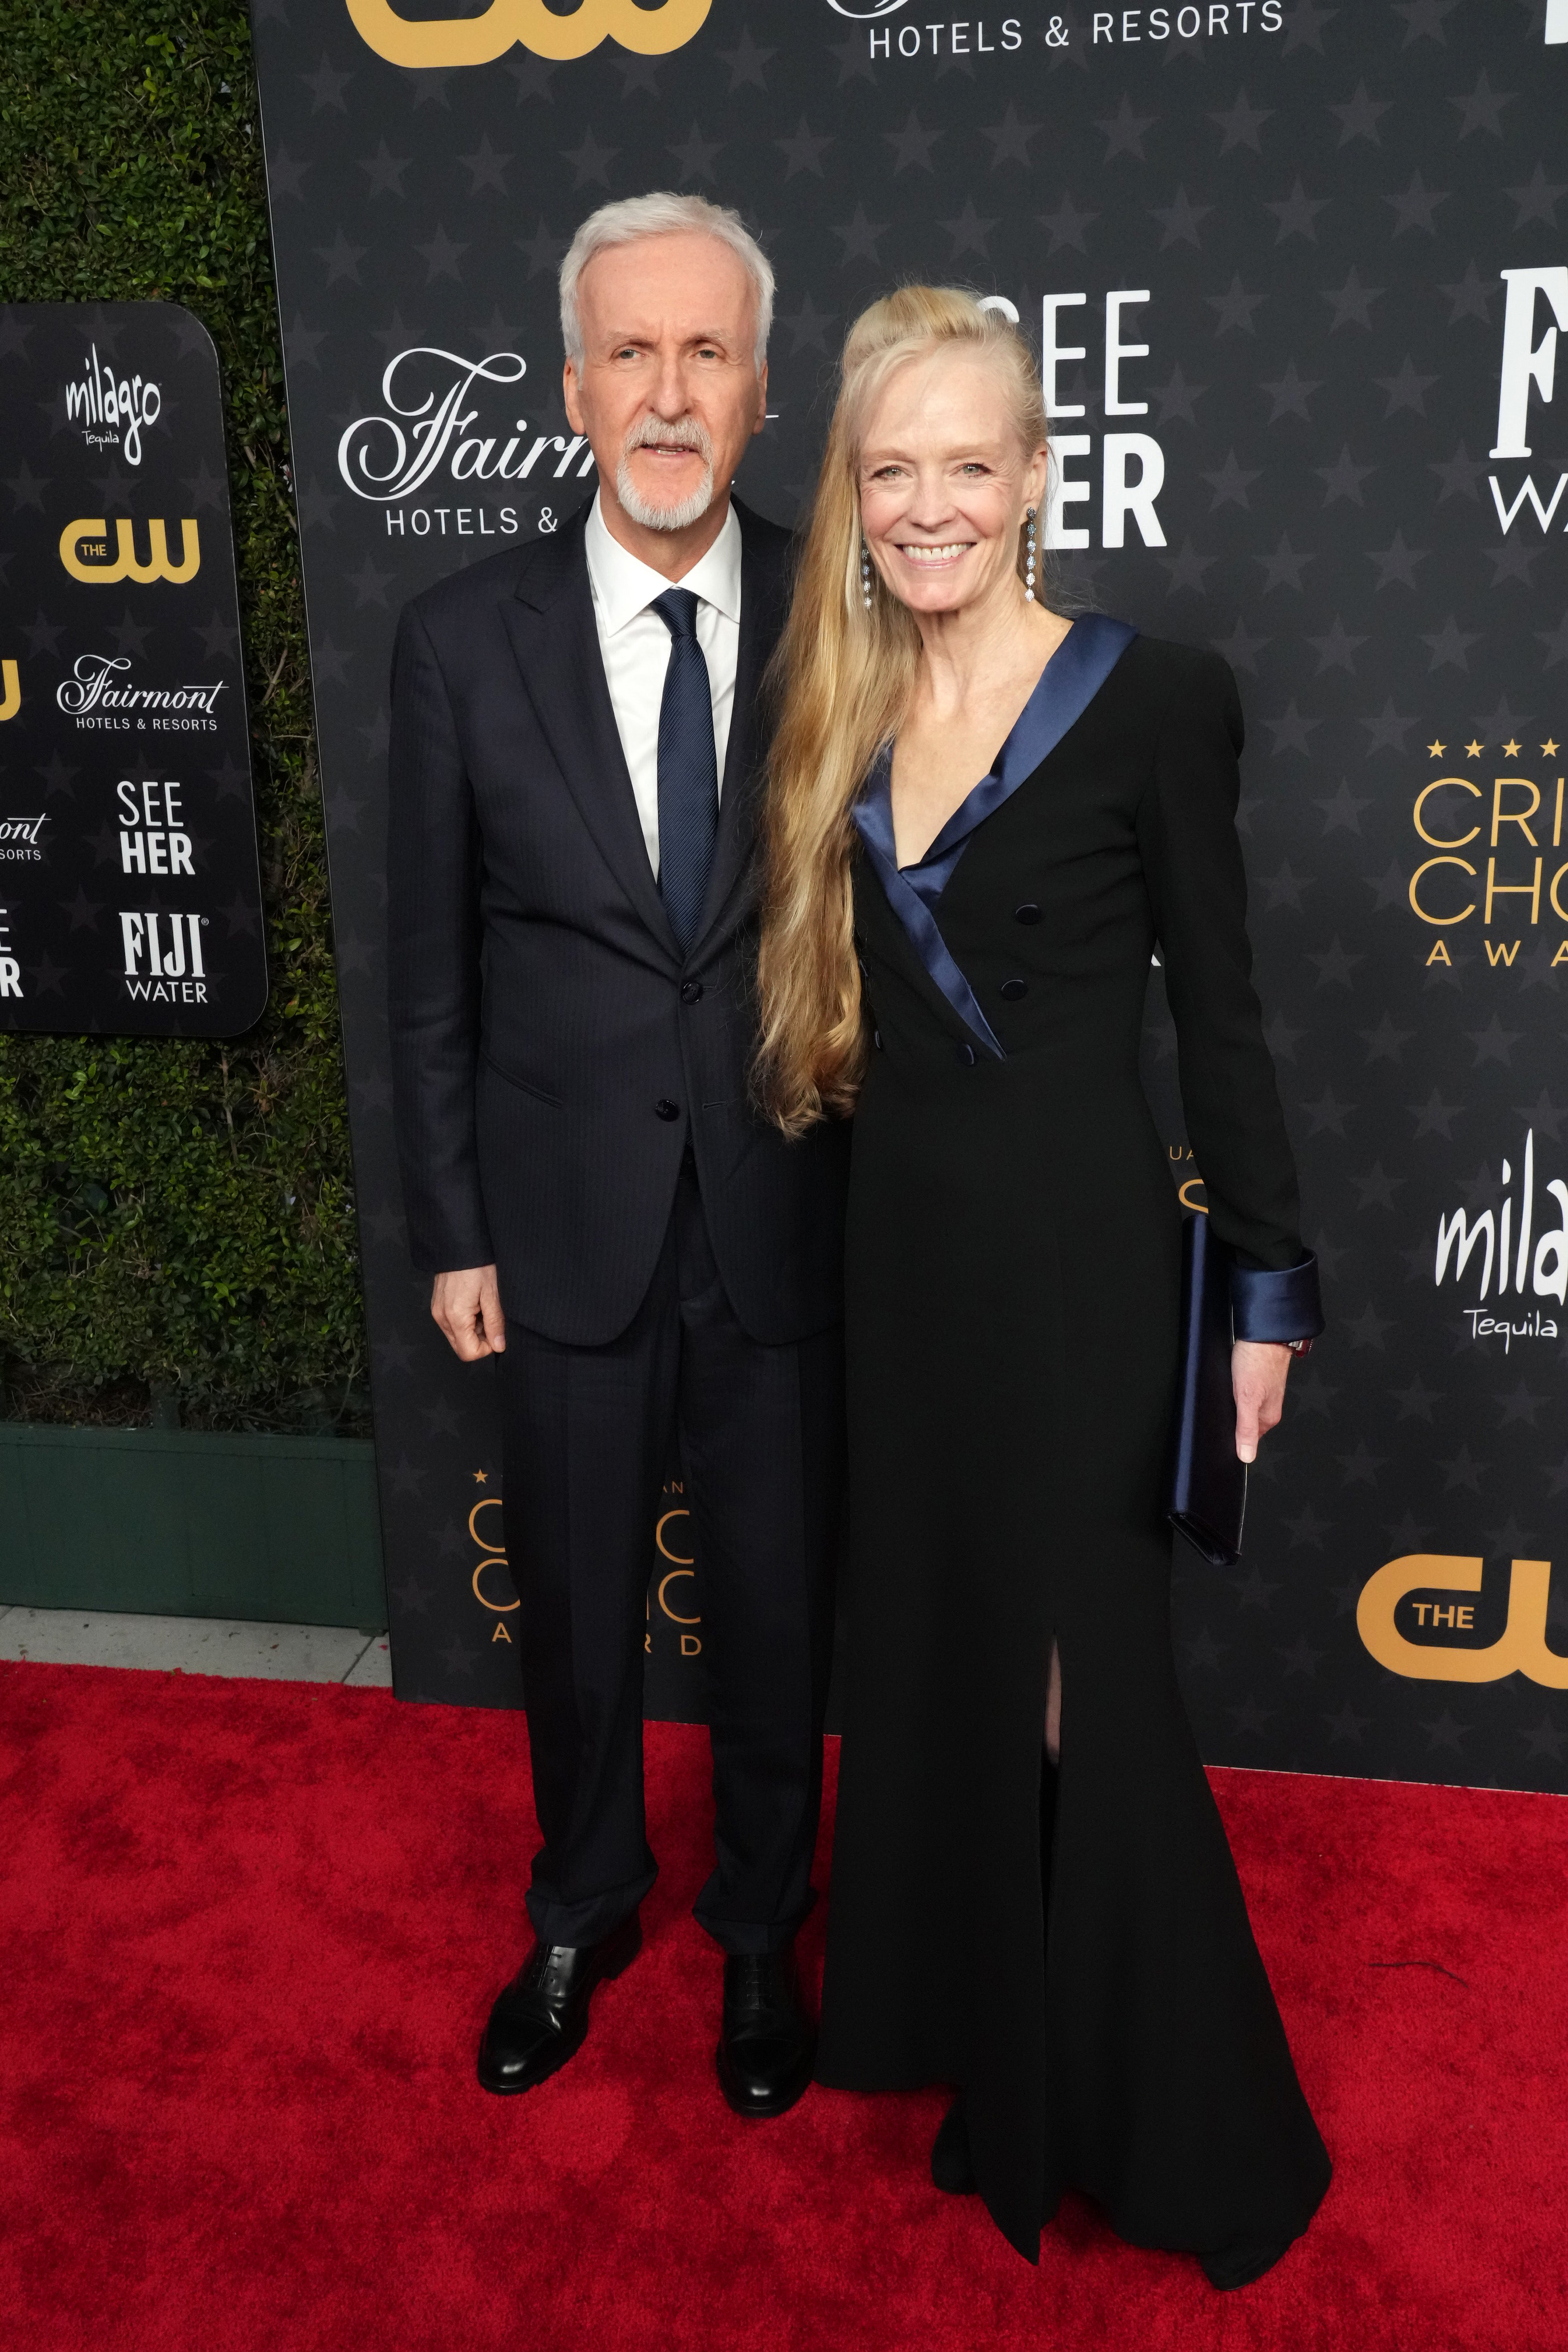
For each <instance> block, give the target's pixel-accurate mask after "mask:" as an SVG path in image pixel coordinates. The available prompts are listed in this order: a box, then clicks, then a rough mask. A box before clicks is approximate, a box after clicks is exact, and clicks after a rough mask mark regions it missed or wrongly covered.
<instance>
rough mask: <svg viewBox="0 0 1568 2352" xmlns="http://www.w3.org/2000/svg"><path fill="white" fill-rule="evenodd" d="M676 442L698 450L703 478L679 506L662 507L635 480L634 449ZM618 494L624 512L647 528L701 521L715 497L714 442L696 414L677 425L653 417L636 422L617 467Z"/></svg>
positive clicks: (681, 526)
mask: <svg viewBox="0 0 1568 2352" xmlns="http://www.w3.org/2000/svg"><path fill="white" fill-rule="evenodd" d="M672 442H676V443H678V444H679V445H680V446H682V447H684V448H687V449H695V451H696V453H697V455H698V456H699V457H701V458H702V459H703V478H702V480H701V481H700V482H699V484H698V485H697V487H696V488H695V490H693V491H692V493H691V494H690V496H689V497H688V498H684V499H682V500H681V502H680V504H679V505H678V506H673V507H659V506H655V505H654V504H653V500H652V499H647V498H644V497H643V493H642V491H641V490H640V489H639V488H637V485H636V483H635V482H634V481H633V480H632V451H633V450H634V449H646V448H650V447H653V446H663V447H664V448H668V447H669V446H670V444H671V443H672ZM615 495H616V497H617V498H618V499H620V501H621V506H622V512H623V513H625V514H627V515H629V516H630V517H631V519H632V521H633V522H634V523H636V524H637V525H638V526H639V527H640V528H641V529H642V530H690V529H691V526H692V525H693V523H695V522H701V520H702V519H703V517H704V515H706V512H707V510H708V509H709V507H711V506H712V504H713V500H714V478H713V443H712V441H711V440H710V439H709V437H708V435H707V432H706V429H705V427H704V426H702V425H699V424H698V423H697V421H696V419H695V417H692V416H684V417H683V418H682V419H681V421H680V423H679V424H678V425H664V424H662V423H661V422H660V421H659V419H658V418H657V417H653V416H647V417H644V418H643V422H642V424H641V425H633V426H632V430H631V432H630V433H629V434H628V435H627V436H626V446H625V448H624V449H623V450H622V453H621V463H620V465H619V466H618V467H617V468H616V472H615Z"/></svg>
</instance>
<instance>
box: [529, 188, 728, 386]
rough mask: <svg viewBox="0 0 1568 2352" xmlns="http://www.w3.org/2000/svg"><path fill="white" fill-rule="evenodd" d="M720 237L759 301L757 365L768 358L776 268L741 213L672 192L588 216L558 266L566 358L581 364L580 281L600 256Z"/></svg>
mask: <svg viewBox="0 0 1568 2352" xmlns="http://www.w3.org/2000/svg"><path fill="white" fill-rule="evenodd" d="M694 231H695V233H696V234H697V235H698V236H711V237H716V238H717V240H718V242H719V244H720V245H727V246H728V247H729V249H730V251H731V252H732V253H733V254H736V255H737V257H739V259H740V261H741V262H742V263H743V264H744V266H745V269H746V274H747V277H748V278H750V280H751V287H752V292H753V293H754V295H755V296H756V299H757V354H756V356H757V365H758V370H759V371H760V369H761V366H762V362H763V361H764V360H765V359H766V358H767V357H768V331H769V330H770V329H771V327H772V324H773V286H774V279H773V265H772V263H771V262H770V261H769V260H768V256H767V255H766V254H765V253H764V252H763V250H762V247H760V246H759V245H758V242H757V239H756V238H755V237H754V236H752V234H751V231H750V230H749V229H748V228H747V226H746V223H745V222H744V221H743V220H742V219H741V217H740V215H739V214H738V213H737V212H733V211H731V209H730V207H729V206H728V205H710V204H709V203H708V201H707V198H706V196H678V195H675V194H673V193H671V192H670V191H667V190H666V191H662V192H661V193H659V194H655V195H651V196H626V197H623V198H622V200H621V202H620V203H619V204H613V205H601V206H600V207H599V210H598V211H597V212H596V213H590V215H589V216H588V218H587V219H586V220H585V221H584V222H583V224H582V226H581V227H580V229H579V230H578V232H577V235H576V236H574V237H573V238H572V240H571V243H570V246H569V247H567V254H566V259H565V260H564V261H563V262H562V263H561V265H560V331H561V338H562V340H563V341H564V342H565V344H566V355H567V358H568V359H569V360H570V362H571V363H572V365H573V367H575V368H580V367H581V365H582V362H583V348H582V320H581V318H580V315H579V311H578V306H577V289H578V281H579V280H580V278H581V276H582V273H583V271H584V270H585V269H586V268H587V267H588V265H589V263H590V262H591V260H592V259H593V257H594V255H595V254H596V253H603V252H604V251H606V250H607V248H608V247H611V246H612V245H634V244H636V243H637V241H638V240H639V239H640V238H642V237H646V236H691V235H692V234H693V232H694Z"/></svg>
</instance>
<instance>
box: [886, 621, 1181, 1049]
mask: <svg viewBox="0 0 1568 2352" xmlns="http://www.w3.org/2000/svg"><path fill="white" fill-rule="evenodd" d="M1137 634H1138V633H1137V631H1136V629H1134V628H1133V627H1132V626H1131V625H1129V624H1128V623H1127V622H1125V621H1113V620H1111V619H1110V618H1109V617H1108V616H1107V615H1106V614H1103V613H1086V614H1083V615H1082V618H1081V619H1079V620H1076V621H1074V622H1073V624H1072V626H1071V628H1070V629H1069V630H1068V632H1067V635H1066V636H1065V637H1063V639H1062V641H1061V644H1060V645H1059V646H1058V647H1057V649H1056V651H1055V653H1053V654H1052V656H1051V659H1050V660H1049V661H1048V662H1047V664H1046V666H1045V667H1044V669H1043V670H1042V671H1041V672H1040V683H1039V685H1038V686H1037V687H1036V688H1035V689H1034V692H1033V693H1032V694H1031V695H1030V698H1029V700H1028V701H1027V702H1026V703H1025V705H1024V707H1023V709H1022V710H1021V711H1020V712H1019V717H1018V719H1017V721H1016V723H1015V724H1014V727H1013V730H1012V733H1011V734H1010V735H1009V737H1008V740H1007V741H1006V742H1005V743H1004V744H1003V745H1002V748H1001V751H1000V752H999V753H998V757H997V763H996V766H995V767H994V768H993V770H992V771H991V773H990V774H989V775H988V776H986V777H983V778H982V780H981V781H980V782H979V783H977V785H976V787H975V789H974V791H973V792H972V793H970V794H969V795H968V797H967V800H966V801H965V802H964V803H963V805H962V806H961V807H960V808H956V809H955V810H954V812H953V814H952V815H951V816H950V817H949V818H948V820H947V822H946V824H945V825H944V826H943V828H942V830H941V832H940V833H939V834H938V835H937V836H936V840H935V841H934V842H933V843H932V845H931V846H930V848H929V849H928V850H927V851H926V853H925V856H924V857H922V858H921V859H920V860H919V861H918V863H917V864H916V865H915V866H908V867H906V868H904V869H901V868H900V866H899V863H898V849H897V845H896V843H895V841H894V831H893V781H892V780H893V761H892V754H891V752H890V751H883V753H882V755H881V756H880V758H879V759H878V761H877V764H876V767H875V769H874V770H873V777H872V782H871V784H870V786H869V788H868V790H867V791H866V793H865V794H864V795H863V797H862V799H861V800H860V801H859V802H857V803H856V805H855V809H854V821H855V824H856V826H857V828H858V830H859V832H860V836H861V839H862V841H863V842H864V844H865V846H866V851H867V854H868V856H870V858H871V861H872V863H873V866H875V867H876V870H877V873H878V875H879V876H880V877H881V880H882V887H883V889H884V890H885V891H886V893H887V899H888V904H889V905H890V906H891V907H892V908H893V911H894V914H895V915H896V916H897V917H898V919H899V921H900V922H901V923H902V924H903V926H904V930H905V931H906V932H907V933H908V935H909V940H910V942H911V944H912V946H913V947H914V949H915V954H916V955H917V956H918V957H919V958H920V961H921V962H922V963H923V964H924V965H925V970H926V971H927V972H928V973H929V974H930V976H931V979H932V980H933V981H934V982H936V986H937V987H938V988H939V989H940V990H941V992H942V993H943V995H944V996H945V997H946V1000H947V1002H948V1003H949V1004H950V1005H951V1006H952V1008H953V1010H954V1012H955V1013H956V1014H957V1015H958V1018H959V1020H960V1021H962V1022H963V1024H965V1026H966V1028H968V1029H971V1030H973V1032H974V1034H975V1035H976V1036H977V1037H978V1038H979V1039H980V1041H981V1042H982V1044H983V1045H985V1047H986V1050H987V1051H988V1053H990V1054H994V1055H995V1056H996V1058H997V1060H998V1062H1005V1061H1006V1059H1007V1055H1006V1054H1005V1053H1004V1052H1003V1050H1002V1048H1001V1046H1000V1045H998V1042H997V1037H996V1034H995V1032H994V1031H993V1030H992V1027H991V1024H990V1023H989V1022H988V1020H987V1018H986V1016H985V1014H984V1013H982V1012H981V1010H980V1007H979V1003H978V1001H977V997H976V995H975V992H974V990H973V989H972V988H971V987H970V985H969V983H968V982H967V980H966V979H965V977H964V975H963V973H962V972H961V971H959V969H958V966H957V965H956V963H955V962H954V961H953V958H952V956H951V954H950V953H949V952H948V948H947V943H946V940H944V938H943V937H942V933H941V931H940V929H938V928H937V923H936V911H935V909H936V901H937V899H938V898H940V897H941V895H942V893H943V891H944V890H945V889H946V887H947V884H948V882H949V881H950V880H951V878H952V876H953V872H954V869H955V867H956V866H957V863H958V860H959V858H960V857H961V856H963V854H964V847H965V844H966V843H967V841H968V838H969V836H970V835H971V834H972V833H973V832H974V831H975V830H976V828H977V826H979V825H982V824H984V823H985V821H986V819H987V818H988V816H993V815H994V814H996V812H997V810H998V809H999V808H1000V807H1001V805H1002V803H1003V802H1004V801H1008V800H1010V799H1011V798H1012V796H1013V794H1014V793H1016V792H1017V790H1018V788H1019V785H1020V784H1021V783H1024V782H1027V781H1028V779H1029V778H1030V776H1032V775H1033V773H1034V772H1035V770H1036V769H1037V768H1038V767H1040V765H1041V764H1042V763H1043V762H1044V761H1046V760H1048V759H1049V758H1050V756H1051V753H1052V751H1055V749H1056V747H1057V745H1058V744H1059V743H1060V742H1061V739H1062V737H1063V736H1064V735H1065V734H1066V733H1067V731H1068V730H1069V729H1070V728H1071V727H1073V726H1076V724H1077V722H1078V720H1079V719H1082V716H1083V713H1084V712H1085V711H1086V710H1087V709H1088V708H1089V705H1090V704H1091V703H1092V701H1093V699H1094V697H1095V696H1096V695H1097V694H1098V693H1099V691H1100V688H1102V687H1103V685H1104V683H1105V680H1106V679H1107V678H1108V677H1110V675H1111V672H1112V671H1113V669H1114V668H1115V667H1116V664H1117V663H1118V662H1119V661H1120V660H1121V658H1122V656H1123V655H1124V653H1125V652H1126V650H1127V647H1128V646H1130V645H1131V644H1132V642H1133V639H1134V637H1135V636H1136V635H1137Z"/></svg>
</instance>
